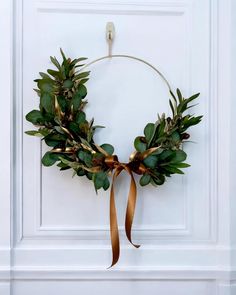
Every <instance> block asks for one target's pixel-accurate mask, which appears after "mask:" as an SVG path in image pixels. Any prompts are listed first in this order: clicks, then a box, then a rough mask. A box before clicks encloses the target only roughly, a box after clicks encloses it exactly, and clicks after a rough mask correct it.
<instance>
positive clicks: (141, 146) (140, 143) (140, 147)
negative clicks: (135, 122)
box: [134, 136, 147, 153]
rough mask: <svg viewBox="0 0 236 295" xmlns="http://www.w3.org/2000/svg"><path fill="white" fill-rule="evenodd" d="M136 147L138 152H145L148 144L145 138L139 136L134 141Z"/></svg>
mask: <svg viewBox="0 0 236 295" xmlns="http://www.w3.org/2000/svg"><path fill="white" fill-rule="evenodd" d="M134 147H135V148H136V150H137V151H138V152H141V153H142V152H144V151H145V150H146V149H147V143H146V140H145V137H142V136H138V137H136V138H135V140H134Z"/></svg>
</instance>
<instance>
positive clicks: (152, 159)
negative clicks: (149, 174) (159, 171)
mask: <svg viewBox="0 0 236 295" xmlns="http://www.w3.org/2000/svg"><path fill="white" fill-rule="evenodd" d="M143 163H144V165H145V166H146V167H148V168H152V169H154V168H156V167H157V163H158V158H157V156H153V155H150V156H148V157H147V158H145V159H144V160H143Z"/></svg>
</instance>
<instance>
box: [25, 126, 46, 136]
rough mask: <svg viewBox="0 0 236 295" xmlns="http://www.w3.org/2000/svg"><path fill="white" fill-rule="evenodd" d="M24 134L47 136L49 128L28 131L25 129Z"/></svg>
mask: <svg viewBox="0 0 236 295" xmlns="http://www.w3.org/2000/svg"><path fill="white" fill-rule="evenodd" d="M25 134H27V135H31V136H39V137H42V136H47V135H48V134H50V130H48V129H46V128H44V129H41V130H29V131H25Z"/></svg>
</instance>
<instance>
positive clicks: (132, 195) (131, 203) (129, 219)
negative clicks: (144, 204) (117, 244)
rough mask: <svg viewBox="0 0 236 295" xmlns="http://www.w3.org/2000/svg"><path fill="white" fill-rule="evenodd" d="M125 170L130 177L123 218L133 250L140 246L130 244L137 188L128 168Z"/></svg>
mask: <svg viewBox="0 0 236 295" xmlns="http://www.w3.org/2000/svg"><path fill="white" fill-rule="evenodd" d="M125 169H126V171H127V172H128V173H129V175H130V177H131V180H130V189H129V196H128V203H127V208H126V216H125V233H126V236H127V239H128V240H129V242H130V243H131V244H132V245H133V246H134V247H135V248H139V247H140V245H136V244H134V243H133V242H132V237H131V231H132V224H133V219H134V212H135V205H136V198H137V187H136V183H135V179H134V176H133V173H132V171H131V170H130V169H129V168H128V167H126V168H125Z"/></svg>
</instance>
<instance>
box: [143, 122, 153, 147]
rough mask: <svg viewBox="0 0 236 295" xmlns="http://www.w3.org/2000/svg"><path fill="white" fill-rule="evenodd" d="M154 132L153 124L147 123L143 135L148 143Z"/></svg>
mask: <svg viewBox="0 0 236 295" xmlns="http://www.w3.org/2000/svg"><path fill="white" fill-rule="evenodd" d="M154 133H155V124H153V123H148V124H147V125H146V126H145V128H144V135H145V137H146V141H147V142H148V143H149V142H150V141H151V140H152V138H153V135H154Z"/></svg>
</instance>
